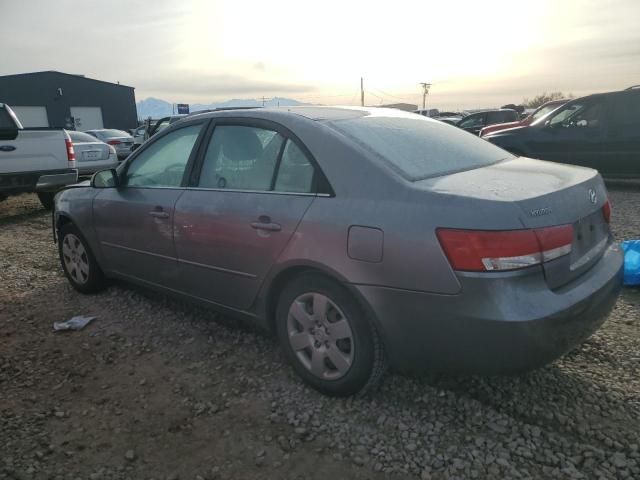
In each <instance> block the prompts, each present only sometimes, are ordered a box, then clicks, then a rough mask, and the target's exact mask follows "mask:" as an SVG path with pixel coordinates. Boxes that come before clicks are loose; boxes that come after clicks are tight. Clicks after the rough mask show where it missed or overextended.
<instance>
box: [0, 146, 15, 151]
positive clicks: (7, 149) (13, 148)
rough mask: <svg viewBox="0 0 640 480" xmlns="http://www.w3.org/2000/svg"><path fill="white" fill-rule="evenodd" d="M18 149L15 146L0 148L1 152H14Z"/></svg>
mask: <svg viewBox="0 0 640 480" xmlns="http://www.w3.org/2000/svg"><path fill="white" fill-rule="evenodd" d="M15 149H16V147H14V146H13V145H2V146H0V152H13V151H14V150H15Z"/></svg>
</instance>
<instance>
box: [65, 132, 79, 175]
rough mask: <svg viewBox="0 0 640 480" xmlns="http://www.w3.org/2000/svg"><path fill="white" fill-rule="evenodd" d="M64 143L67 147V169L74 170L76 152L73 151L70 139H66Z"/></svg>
mask: <svg viewBox="0 0 640 480" xmlns="http://www.w3.org/2000/svg"><path fill="white" fill-rule="evenodd" d="M64 143H65V145H66V146H67V162H68V165H69V168H76V152H75V150H74V149H73V143H72V142H71V139H70V138H66V139H65V141H64Z"/></svg>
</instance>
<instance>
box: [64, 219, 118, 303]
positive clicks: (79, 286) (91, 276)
mask: <svg viewBox="0 0 640 480" xmlns="http://www.w3.org/2000/svg"><path fill="white" fill-rule="evenodd" d="M58 254H59V256H60V263H61V264H62V269H63V270H64V274H65V275H66V277H67V279H68V280H69V283H71V286H73V288H75V289H76V290H78V291H79V292H82V293H96V292H99V291H101V290H103V289H104V288H105V287H106V279H105V277H104V274H103V273H102V270H101V269H100V266H99V265H98V263H97V262H96V259H95V257H94V256H93V253H92V252H91V249H90V248H89V245H88V243H87V241H86V240H85V239H84V237H83V236H82V235H81V234H80V231H79V230H78V229H77V228H76V227H75V226H74V225H73V224H71V223H68V224H66V225H63V226H62V227H61V228H60V230H59V232H58Z"/></svg>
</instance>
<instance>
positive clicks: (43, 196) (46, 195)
mask: <svg viewBox="0 0 640 480" xmlns="http://www.w3.org/2000/svg"><path fill="white" fill-rule="evenodd" d="M55 196H56V194H55V192H38V199H39V200H40V203H41V204H42V206H43V207H44V208H45V210H52V209H53V197H55Z"/></svg>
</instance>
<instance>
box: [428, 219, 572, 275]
mask: <svg viewBox="0 0 640 480" xmlns="http://www.w3.org/2000/svg"><path fill="white" fill-rule="evenodd" d="M436 235H437V236H438V240H439V241H440V245H442V249H443V250H444V252H445V254H446V255H447V258H448V259H449V262H450V263H451V266H452V267H453V268H454V269H455V270H462V271H468V272H493V271H504V270H516V269H519V268H526V267H530V266H532V265H539V264H541V263H543V262H547V261H550V260H553V259H555V258H559V257H561V256H563V255H567V254H568V253H570V252H571V244H572V242H573V227H572V226H571V225H559V226H556V227H547V228H536V229H531V230H500V231H489V230H459V229H449V228H438V229H437V230H436Z"/></svg>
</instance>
